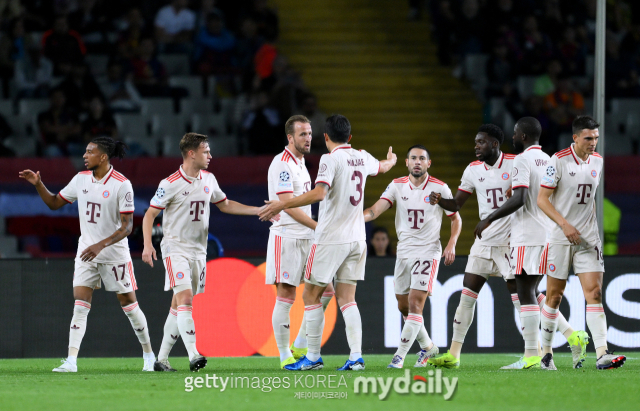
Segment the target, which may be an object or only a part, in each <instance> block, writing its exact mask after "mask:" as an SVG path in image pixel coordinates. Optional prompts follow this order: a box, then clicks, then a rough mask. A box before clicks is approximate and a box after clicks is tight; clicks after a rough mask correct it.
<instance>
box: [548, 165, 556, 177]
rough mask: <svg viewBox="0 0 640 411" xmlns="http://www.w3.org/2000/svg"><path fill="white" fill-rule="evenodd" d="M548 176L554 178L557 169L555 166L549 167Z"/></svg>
mask: <svg viewBox="0 0 640 411" xmlns="http://www.w3.org/2000/svg"><path fill="white" fill-rule="evenodd" d="M547 175H548V176H549V177H553V176H555V175H556V168H555V167H554V166H549V167H547Z"/></svg>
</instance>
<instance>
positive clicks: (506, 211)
mask: <svg viewBox="0 0 640 411" xmlns="http://www.w3.org/2000/svg"><path fill="white" fill-rule="evenodd" d="M528 194H529V188H527V187H517V188H516V189H515V190H513V191H512V192H511V197H509V199H508V200H507V201H506V202H505V203H504V204H503V205H502V206H500V208H498V209H497V210H496V211H494V212H493V213H491V214H490V215H489V216H487V218H485V219H484V220H482V221H480V222H479V223H478V225H477V226H476V229H475V230H474V232H473V234H474V235H475V236H476V237H478V238H480V239H482V232H483V231H484V230H485V229H486V228H487V227H489V225H491V223H493V222H494V221H496V220H499V219H501V218H504V217H506V216H508V215H511V214H513V213H515V212H516V211H518V210H519V209H520V207H522V206H523V205H524V203H525V201H526V199H527V195H528Z"/></svg>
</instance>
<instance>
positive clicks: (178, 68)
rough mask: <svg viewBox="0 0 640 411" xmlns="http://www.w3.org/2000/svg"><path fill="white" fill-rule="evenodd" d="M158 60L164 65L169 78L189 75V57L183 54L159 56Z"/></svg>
mask: <svg viewBox="0 0 640 411" xmlns="http://www.w3.org/2000/svg"><path fill="white" fill-rule="evenodd" d="M158 60H160V62H161V63H162V64H164V67H165V69H166V70H167V74H168V75H169V76H187V75H189V71H190V67H189V56H187V55H185V54H159V55H158Z"/></svg>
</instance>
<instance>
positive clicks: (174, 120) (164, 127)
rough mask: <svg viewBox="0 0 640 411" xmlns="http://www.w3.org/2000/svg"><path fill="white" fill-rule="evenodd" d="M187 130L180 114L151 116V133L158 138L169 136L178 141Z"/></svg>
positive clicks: (183, 118) (183, 117)
mask: <svg viewBox="0 0 640 411" xmlns="http://www.w3.org/2000/svg"><path fill="white" fill-rule="evenodd" d="M186 131H187V122H186V120H185V116H184V115H182V114H173V113H172V114H170V115H161V114H154V115H153V116H151V134H152V135H153V136H155V137H157V138H159V139H162V138H164V137H167V136H168V137H170V138H173V139H175V140H176V141H180V139H181V138H182V136H183V135H184V133H185V132H186Z"/></svg>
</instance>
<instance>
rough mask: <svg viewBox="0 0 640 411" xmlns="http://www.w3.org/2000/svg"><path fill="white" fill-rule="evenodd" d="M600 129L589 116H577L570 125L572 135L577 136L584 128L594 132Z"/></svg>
mask: <svg viewBox="0 0 640 411" xmlns="http://www.w3.org/2000/svg"><path fill="white" fill-rule="evenodd" d="M598 127H600V124H598V122H597V121H596V120H595V119H594V118H593V117H591V116H578V117H576V119H575V120H573V123H572V124H571V129H572V131H573V134H577V135H579V134H580V133H581V132H582V130H584V129H585V128H586V129H588V130H595V129H597V128H598Z"/></svg>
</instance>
